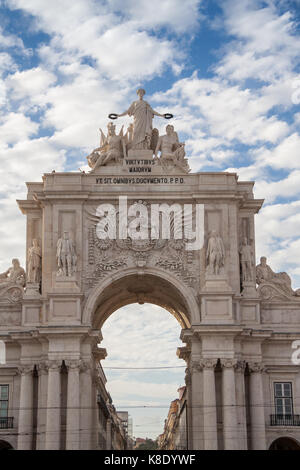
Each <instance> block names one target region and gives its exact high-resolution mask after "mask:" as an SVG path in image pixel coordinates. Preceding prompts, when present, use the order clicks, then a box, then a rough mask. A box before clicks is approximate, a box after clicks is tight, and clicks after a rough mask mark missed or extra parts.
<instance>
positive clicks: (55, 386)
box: [45, 361, 61, 450]
mask: <svg viewBox="0 0 300 470" xmlns="http://www.w3.org/2000/svg"><path fill="white" fill-rule="evenodd" d="M47 366H48V393H47V413H46V439H45V449H47V450H59V449H60V392H61V377H60V371H61V362H60V361H47Z"/></svg>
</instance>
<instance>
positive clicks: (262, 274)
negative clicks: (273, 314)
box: [256, 256, 300, 300]
mask: <svg viewBox="0 0 300 470" xmlns="http://www.w3.org/2000/svg"><path fill="white" fill-rule="evenodd" d="M256 283H257V284H258V286H259V287H258V292H259V294H260V296H261V297H262V298H263V299H264V300H270V299H274V298H278V299H280V298H291V297H295V296H296V297H297V298H298V299H299V300H300V289H297V290H295V291H294V290H293V289H292V281H291V278H290V276H289V275H288V274H287V273H285V272H281V273H275V272H274V271H273V270H272V269H271V268H270V266H269V265H268V264H267V258H266V257H265V256H262V257H261V258H260V264H258V265H257V266H256Z"/></svg>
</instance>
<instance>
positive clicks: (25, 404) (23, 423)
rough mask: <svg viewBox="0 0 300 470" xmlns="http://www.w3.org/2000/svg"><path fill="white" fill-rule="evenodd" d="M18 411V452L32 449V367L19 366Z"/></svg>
mask: <svg viewBox="0 0 300 470" xmlns="http://www.w3.org/2000/svg"><path fill="white" fill-rule="evenodd" d="M19 373H20V374H21V387H20V409H19V429H18V450H31V449H32V424H33V375H32V374H33V366H26V365H24V366H20V368H19Z"/></svg>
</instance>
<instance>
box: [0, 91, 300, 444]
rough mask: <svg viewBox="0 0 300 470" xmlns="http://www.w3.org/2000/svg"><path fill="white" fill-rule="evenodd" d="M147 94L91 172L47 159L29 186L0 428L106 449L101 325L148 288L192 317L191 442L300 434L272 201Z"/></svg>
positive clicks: (291, 331)
mask: <svg viewBox="0 0 300 470" xmlns="http://www.w3.org/2000/svg"><path fill="white" fill-rule="evenodd" d="M144 94H145V92H144V90H138V98H137V100H136V101H134V102H133V103H132V104H131V105H130V106H129V108H128V109H127V110H126V111H125V112H124V113H121V114H111V115H110V120H109V122H108V126H107V130H105V131H102V130H101V136H100V144H99V147H98V148H96V149H95V150H93V151H92V152H91V153H90V155H89V156H88V157H87V161H88V165H89V170H88V171H87V170H86V171H79V172H65V173H57V172H55V171H53V172H52V173H48V174H44V175H43V177H42V180H41V181H40V182H29V183H27V187H28V195H27V199H26V200H19V201H18V205H19V207H20V209H21V211H22V213H23V214H24V215H25V216H26V218H27V240H26V243H27V248H26V252H27V260H26V267H25V269H23V268H22V267H21V266H20V263H19V261H18V260H15V259H14V260H13V263H12V266H11V268H9V269H8V270H7V271H6V272H5V273H2V274H1V276H0V339H1V340H2V341H4V342H5V346H6V361H5V363H4V364H1V365H0V386H2V391H3V396H4V397H6V398H3V397H2V398H3V400H2V401H3V403H4V402H5V403H6V405H3V407H2V409H1V413H2V414H1V417H0V422H1V423H2V424H1V426H0V428H1V429H0V441H1V440H3V441H6V442H8V443H10V444H11V446H12V447H14V448H16V449H32V448H34V449H60V448H66V449H96V448H97V429H98V422H97V419H98V415H97V411H96V410H97V390H98V387H99V376H98V375H99V374H98V367H99V361H100V360H101V359H104V357H105V354H106V352H105V350H103V349H101V344H100V347H99V343H101V327H102V325H103V323H104V322H105V320H106V319H107V318H108V317H109V315H111V314H112V313H113V312H114V311H115V310H116V309H118V308H119V307H121V306H124V305H126V304H129V303H136V302H138V303H144V302H149V303H154V304H157V305H160V306H162V307H164V308H166V309H167V310H168V311H169V312H170V313H171V314H172V315H174V316H175V317H176V318H177V320H178V322H179V323H180V325H181V327H182V333H181V339H182V347H181V348H179V349H178V355H179V357H180V358H182V360H183V361H185V362H186V386H187V397H188V399H187V407H188V448H189V449H268V448H269V447H270V446H271V445H273V446H274V442H279V443H280V442H283V441H280V439H281V440H282V439H283V440H285V441H286V440H288V441H289V442H293V443H294V445H296V446H297V445H298V444H297V442H299V441H300V426H299V425H300V419H299V414H300V402H299V397H300V375H299V360H298V356H297V349H295V348H296V347H297V341H298V340H299V339H300V336H299V332H300V329H299V328H300V296H299V292H298V291H297V290H296V291H295V290H293V289H292V287H291V279H290V277H289V276H288V274H286V273H275V272H274V271H273V270H272V269H271V268H270V266H269V265H268V264H267V260H266V259H265V258H263V257H262V258H261V261H260V264H259V265H258V266H256V262H255V259H256V258H255V230H254V220H255V214H256V213H257V212H258V211H259V210H260V208H261V206H262V204H263V200H260V199H255V198H254V195H253V185H254V183H253V182H250V181H239V179H238V175H237V174H235V173H228V172H225V173H224V172H223V173H217V172H215V173H213V172H205V173H204V172H203V173H202V172H200V173H191V171H190V167H189V159H188V155H186V152H185V145H184V142H181V140H180V138H179V137H178V134H177V132H176V130H175V129H174V125H173V124H172V121H171V120H170V121H165V124H166V129H165V133H163V134H162V135H159V132H158V130H157V129H156V128H155V127H154V122H155V121H154V120H153V119H154V116H156V118H155V119H156V121H158V119H161V120H164V119H168V118H172V115H171V114H168V113H166V114H160V113H158V112H156V111H155V110H154V109H153V108H152V107H151V106H150V105H149V104H148V103H147V102H146V101H145V100H144ZM125 115H129V116H131V117H132V122H131V124H130V125H129V127H128V128H127V129H126V131H125V130H124V127H122V116H125ZM116 118H117V120H116ZM259 230H261V231H263V230H264V227H263V226H262V227H259ZM157 329H158V331H159V324H158V325H157ZM298 346H299V344H298ZM293 348H294V349H293ZM62 367H63V368H64V373H63V374H62ZM62 375H63V377H64V379H63V378H62ZM63 380H64V381H65V380H67V383H66V387H65V388H64V392H62V381H63ZM5 387H6V388H5ZM2 398H1V399H2ZM63 415H64V420H63ZM62 433H64V435H65V438H64V439H62ZM279 447H280V446H279Z"/></svg>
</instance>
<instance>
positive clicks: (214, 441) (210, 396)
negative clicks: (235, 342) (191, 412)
mask: <svg viewBox="0 0 300 470" xmlns="http://www.w3.org/2000/svg"><path fill="white" fill-rule="evenodd" d="M200 363H201V366H202V368H203V372H202V374H203V428H204V449H205V450H217V449H218V432H217V408H216V405H217V403H216V384H215V367H216V364H217V361H216V360H215V359H202V360H201V362H200Z"/></svg>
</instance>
